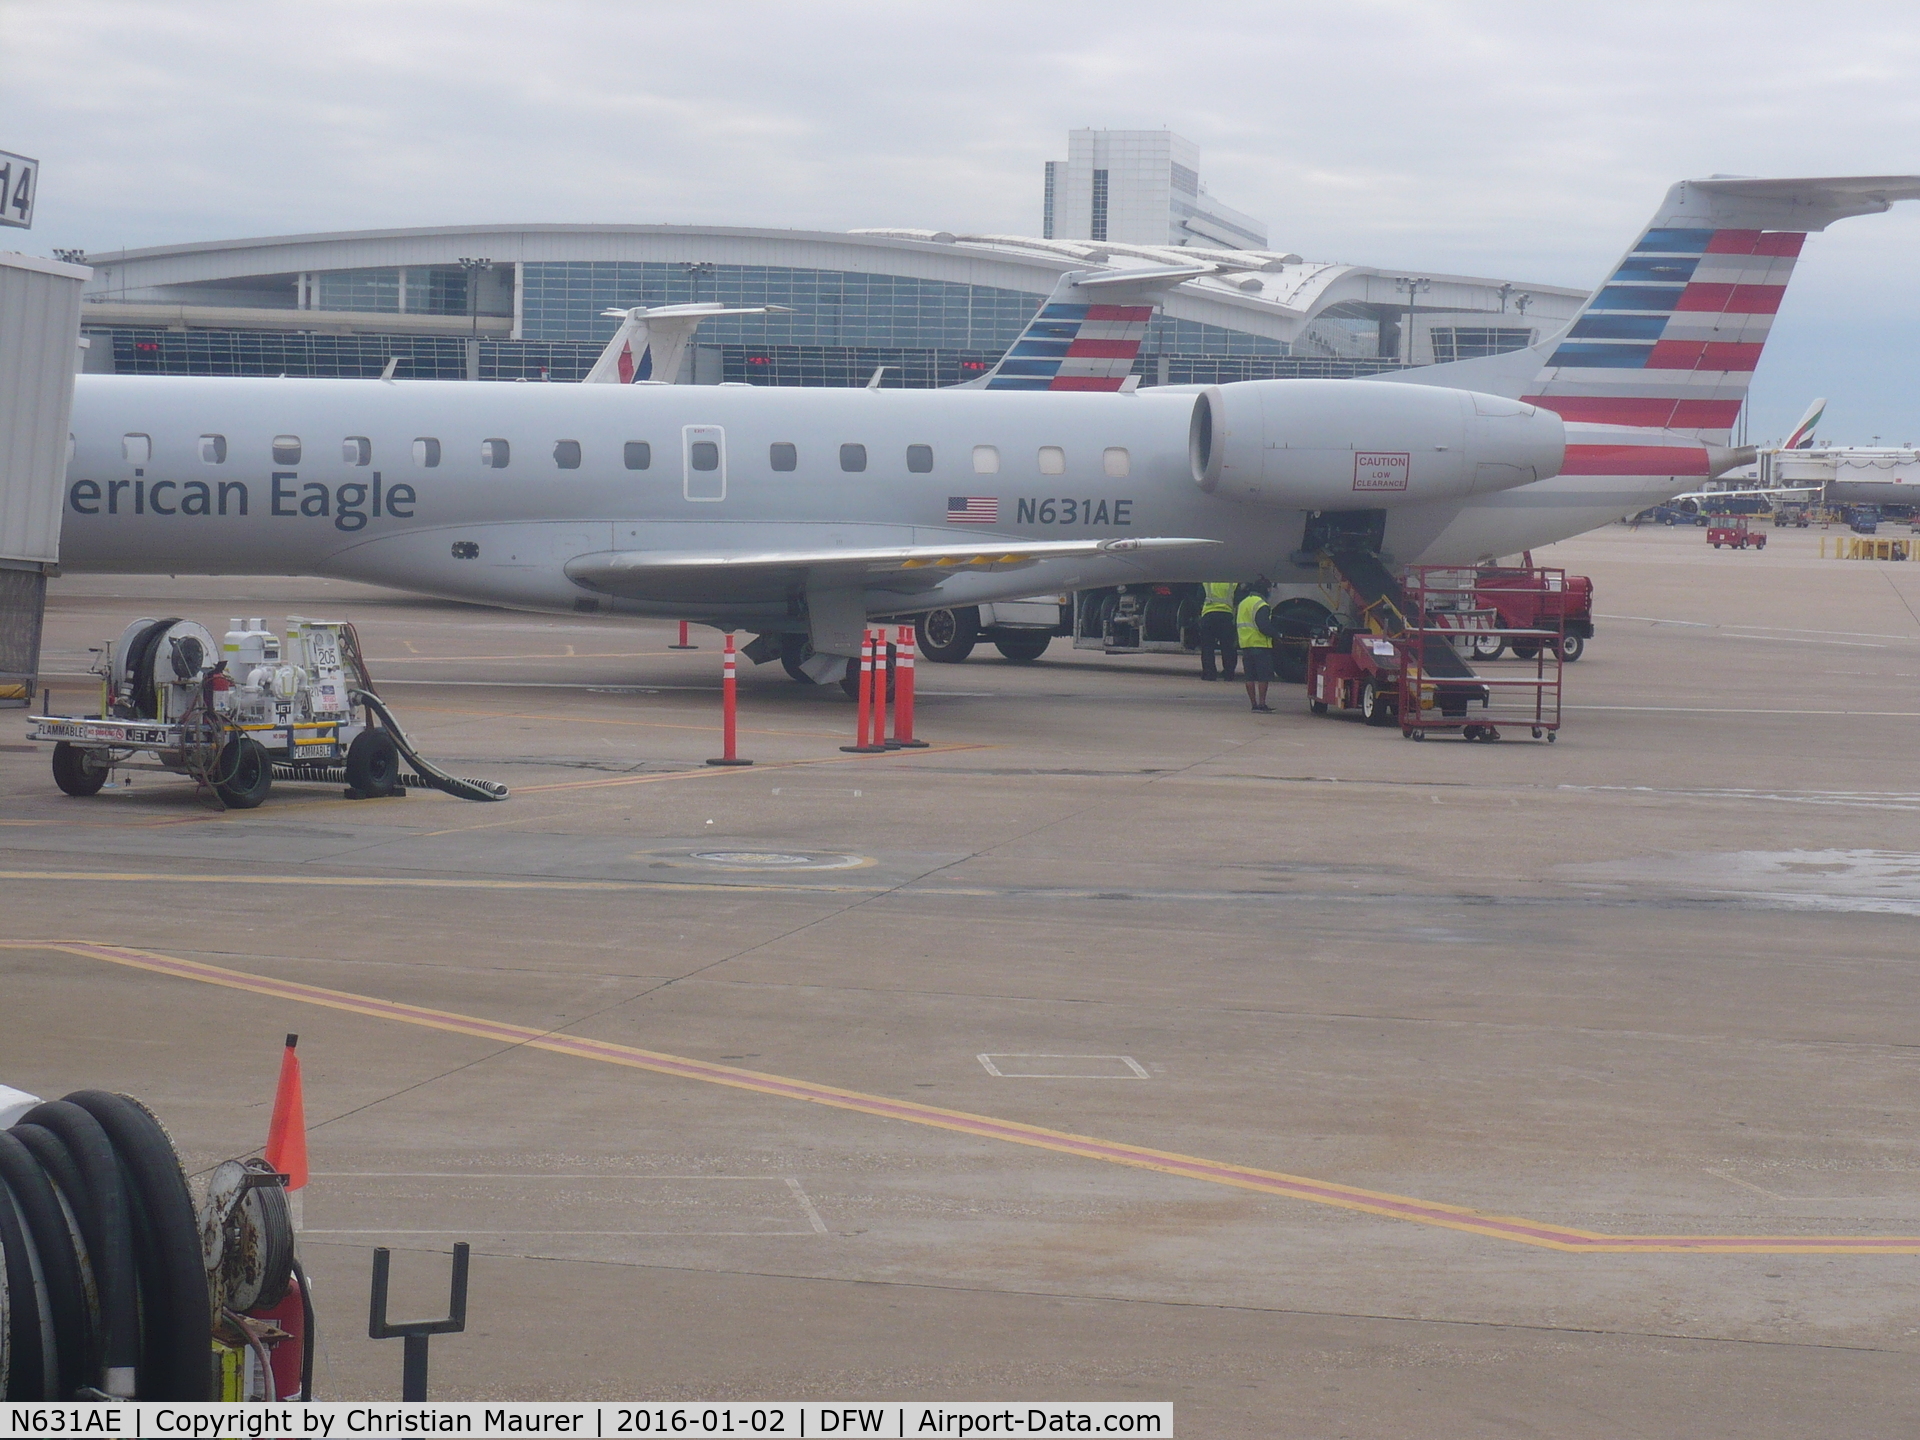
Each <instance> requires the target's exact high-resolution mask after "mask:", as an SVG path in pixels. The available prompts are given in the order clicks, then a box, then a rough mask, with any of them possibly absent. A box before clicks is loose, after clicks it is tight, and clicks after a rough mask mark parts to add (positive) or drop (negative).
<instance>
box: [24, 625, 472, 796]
mask: <svg viewBox="0 0 1920 1440" xmlns="http://www.w3.org/2000/svg"><path fill="white" fill-rule="evenodd" d="M94 653H95V655H96V656H97V657H98V658H97V660H96V662H95V664H94V666H93V673H94V674H96V675H98V676H99V677H100V704H99V710H98V713H96V714H92V715H54V714H50V713H46V712H47V711H48V710H49V709H50V708H51V707H49V706H48V705H47V704H46V703H45V696H44V695H43V697H42V705H41V710H42V713H41V714H39V715H35V716H32V717H30V718H31V720H32V725H33V728H32V729H31V730H29V731H28V732H27V738H28V739H30V740H40V741H50V742H51V743H52V745H53V780H54V783H55V784H56V785H58V786H59V787H60V788H61V789H62V790H63V791H65V792H66V793H67V794H69V795H74V796H89V795H97V794H99V793H100V791H101V790H102V789H104V788H106V785H107V783H108V781H109V779H111V777H112V776H113V775H114V773H115V772H117V771H130V770H158V771H165V772H167V773H170V774H175V775H185V776H187V777H189V778H191V779H192V780H194V781H195V782H196V783H197V784H199V785H200V786H202V787H204V788H205V789H207V790H209V791H211V792H212V793H213V794H214V795H215V796H217V797H218V798H219V801H220V803H221V804H222V805H223V806H225V807H226V808H227V809H230V810H251V809H253V808H254V807H255V806H257V805H259V804H260V803H261V802H262V801H264V800H265V799H266V798H267V795H268V792H269V791H270V790H271V789H272V788H273V782H274V781H275V780H276V779H280V780H308V781H323V782H331V783H339V782H342V781H344V782H345V784H346V786H347V795H348V797H349V798H350V799H374V798H378V797H383V796H392V795H401V794H404V793H405V791H406V789H407V788H410V787H411V788H420V787H429V788H432V789H436V790H443V791H446V792H447V793H448V794H452V795H458V796H460V797H461V798H463V799H469V800H504V799H505V798H506V797H507V789H506V787H505V786H504V785H498V784H496V783H494V782H493V781H491V780H469V779H459V778H456V777H454V776H451V775H448V774H446V773H445V772H444V771H442V770H440V769H439V768H438V767H436V766H434V765H432V764H431V763H429V762H428V761H426V760H424V759H422V758H421V757H420V755H419V754H418V753H417V752H416V751H415V750H414V748H413V746H412V745H411V744H410V743H409V741H408V740H407V736H406V733H405V731H403V730H402V729H401V728H400V725H399V722H398V721H397V720H395V719H394V717H393V714H392V712H391V711H390V710H388V709H387V707H386V705H385V704H384V703H383V702H382V701H381V700H380V698H379V697H378V696H377V695H376V694H375V693H374V692H373V682H372V680H371V679H370V678H369V677H368V675H367V673H366V662H365V661H364V659H363V658H362V657H361V655H360V644H359V637H358V636H357V635H356V634H355V633H354V629H353V626H352V625H351V624H349V623H347V622H345V621H339V620H303V619H301V618H299V617H297V616H296V617H289V619H288V621H287V633H286V636H285V639H284V641H283V640H282V638H281V637H280V636H279V635H276V634H274V633H273V632H272V631H271V630H268V629H266V628H264V627H263V626H262V625H261V623H260V621H258V620H251V621H248V622H247V623H246V624H245V625H242V623H241V622H240V621H239V620H234V621H233V622H232V628H231V629H229V630H228V631H227V634H226V636H225V638H224V640H223V641H221V642H219V643H216V642H215V641H214V638H213V635H212V633H211V632H210V631H208V630H207V629H206V628H205V627H204V626H202V625H200V624H198V623H196V622H194V621H192V620H184V619H180V618H179V617H173V618H170V619H155V618H153V617H151V616H149V617H145V618H142V619H139V620H136V621H134V622H133V623H132V624H131V625H129V626H127V628H126V629H125V630H124V631H123V632H122V633H121V635H120V638H119V639H118V640H117V641H112V642H109V643H107V644H105V645H103V646H101V647H100V648H99V649H98V650H96V651H95V652H94ZM403 759H404V760H405V761H407V762H408V763H410V764H411V765H412V767H413V769H412V772H408V771H407V770H406V769H405V768H404V767H403V766H402V764H401V762H402V760H403Z"/></svg>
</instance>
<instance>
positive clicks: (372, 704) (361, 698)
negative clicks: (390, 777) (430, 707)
mask: <svg viewBox="0 0 1920 1440" xmlns="http://www.w3.org/2000/svg"><path fill="white" fill-rule="evenodd" d="M347 698H348V699H350V700H352V701H353V703H354V704H356V705H364V706H366V707H367V709H368V710H370V711H372V712H373V713H374V714H375V715H378V716H379V717H380V724H381V726H382V727H383V728H384V729H385V730H386V731H387V733H388V734H390V735H392V736H393V743H394V744H395V745H397V746H398V747H399V749H400V753H401V754H402V755H403V756H405V757H406V759H407V762H408V763H409V764H411V765H412V766H413V768H414V769H415V770H417V771H419V772H420V774H421V776H422V777H424V778H425V780H426V783H427V784H429V785H431V786H432V787H433V788H434V789H436V790H444V791H445V792H446V793H447V794H449V795H458V796H459V797H460V798H461V799H462V800H504V799H506V798H507V787H506V786H504V785H502V784H500V783H499V782H498V781H496V780H467V779H461V778H459V777H458V776H454V775H449V774H447V772H446V771H444V770H442V769H440V768H439V767H438V766H436V765H434V764H432V763H431V762H429V761H426V760H423V759H421V758H420V752H419V751H417V750H415V749H414V748H413V744H412V742H411V741H409V740H408V739H407V732H406V731H404V730H402V729H401V728H400V722H399V721H398V720H396V719H394V718H393V712H392V711H391V710H389V709H387V707H386V705H385V704H383V703H382V702H381V700H380V697H379V696H377V695H374V694H372V693H370V692H369V691H366V690H352V691H349V692H348V697H347ZM402 783H403V784H404V783H405V781H404V779H403V781H402Z"/></svg>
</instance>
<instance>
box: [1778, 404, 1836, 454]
mask: <svg viewBox="0 0 1920 1440" xmlns="http://www.w3.org/2000/svg"><path fill="white" fill-rule="evenodd" d="M1826 413H1827V402H1826V401H1825V400H1816V401H1814V402H1813V404H1811V405H1809V406H1808V407H1807V413H1806V414H1804V415H1802V416H1801V417H1800V423H1799V424H1798V425H1796V426H1794V427H1793V433H1792V434H1790V435H1789V436H1787V438H1786V439H1785V440H1784V441H1783V442H1781V445H1780V448H1781V449H1782V450H1811V449H1812V448H1813V432H1814V429H1815V428H1816V427H1817V426H1818V425H1819V424H1820V421H1821V419H1822V418H1823V417H1824V416H1825V415H1826Z"/></svg>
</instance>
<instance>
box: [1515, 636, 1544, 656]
mask: <svg viewBox="0 0 1920 1440" xmlns="http://www.w3.org/2000/svg"><path fill="white" fill-rule="evenodd" d="M1539 653H1540V642H1539V641H1538V640H1516V641H1514V642H1513V658H1514V659H1516V660H1531V659H1533V658H1534V657H1535V656H1537V655H1538V654H1539Z"/></svg>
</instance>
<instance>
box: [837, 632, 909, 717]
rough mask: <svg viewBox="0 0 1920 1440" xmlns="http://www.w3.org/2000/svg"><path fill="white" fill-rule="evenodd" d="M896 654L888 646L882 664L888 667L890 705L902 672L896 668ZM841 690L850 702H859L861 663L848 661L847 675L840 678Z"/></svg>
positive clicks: (891, 647) (888, 697)
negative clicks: (894, 661)
mask: <svg viewBox="0 0 1920 1440" xmlns="http://www.w3.org/2000/svg"><path fill="white" fill-rule="evenodd" d="M894 654H895V651H894V648H893V646H891V645H889V646H887V654H886V658H885V660H884V661H883V662H882V663H883V664H885V666H886V667H887V700H888V702H889V703H891V702H892V700H893V696H894V691H895V689H896V688H897V686H898V683H899V679H900V672H899V671H898V670H897V669H895V668H894V663H893V659H894ZM840 690H841V693H843V694H844V695H845V696H846V697H847V698H848V699H849V700H854V701H857V700H859V698H860V662H859V661H858V660H849V661H847V673H846V674H845V675H842V676H841V677H840Z"/></svg>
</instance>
